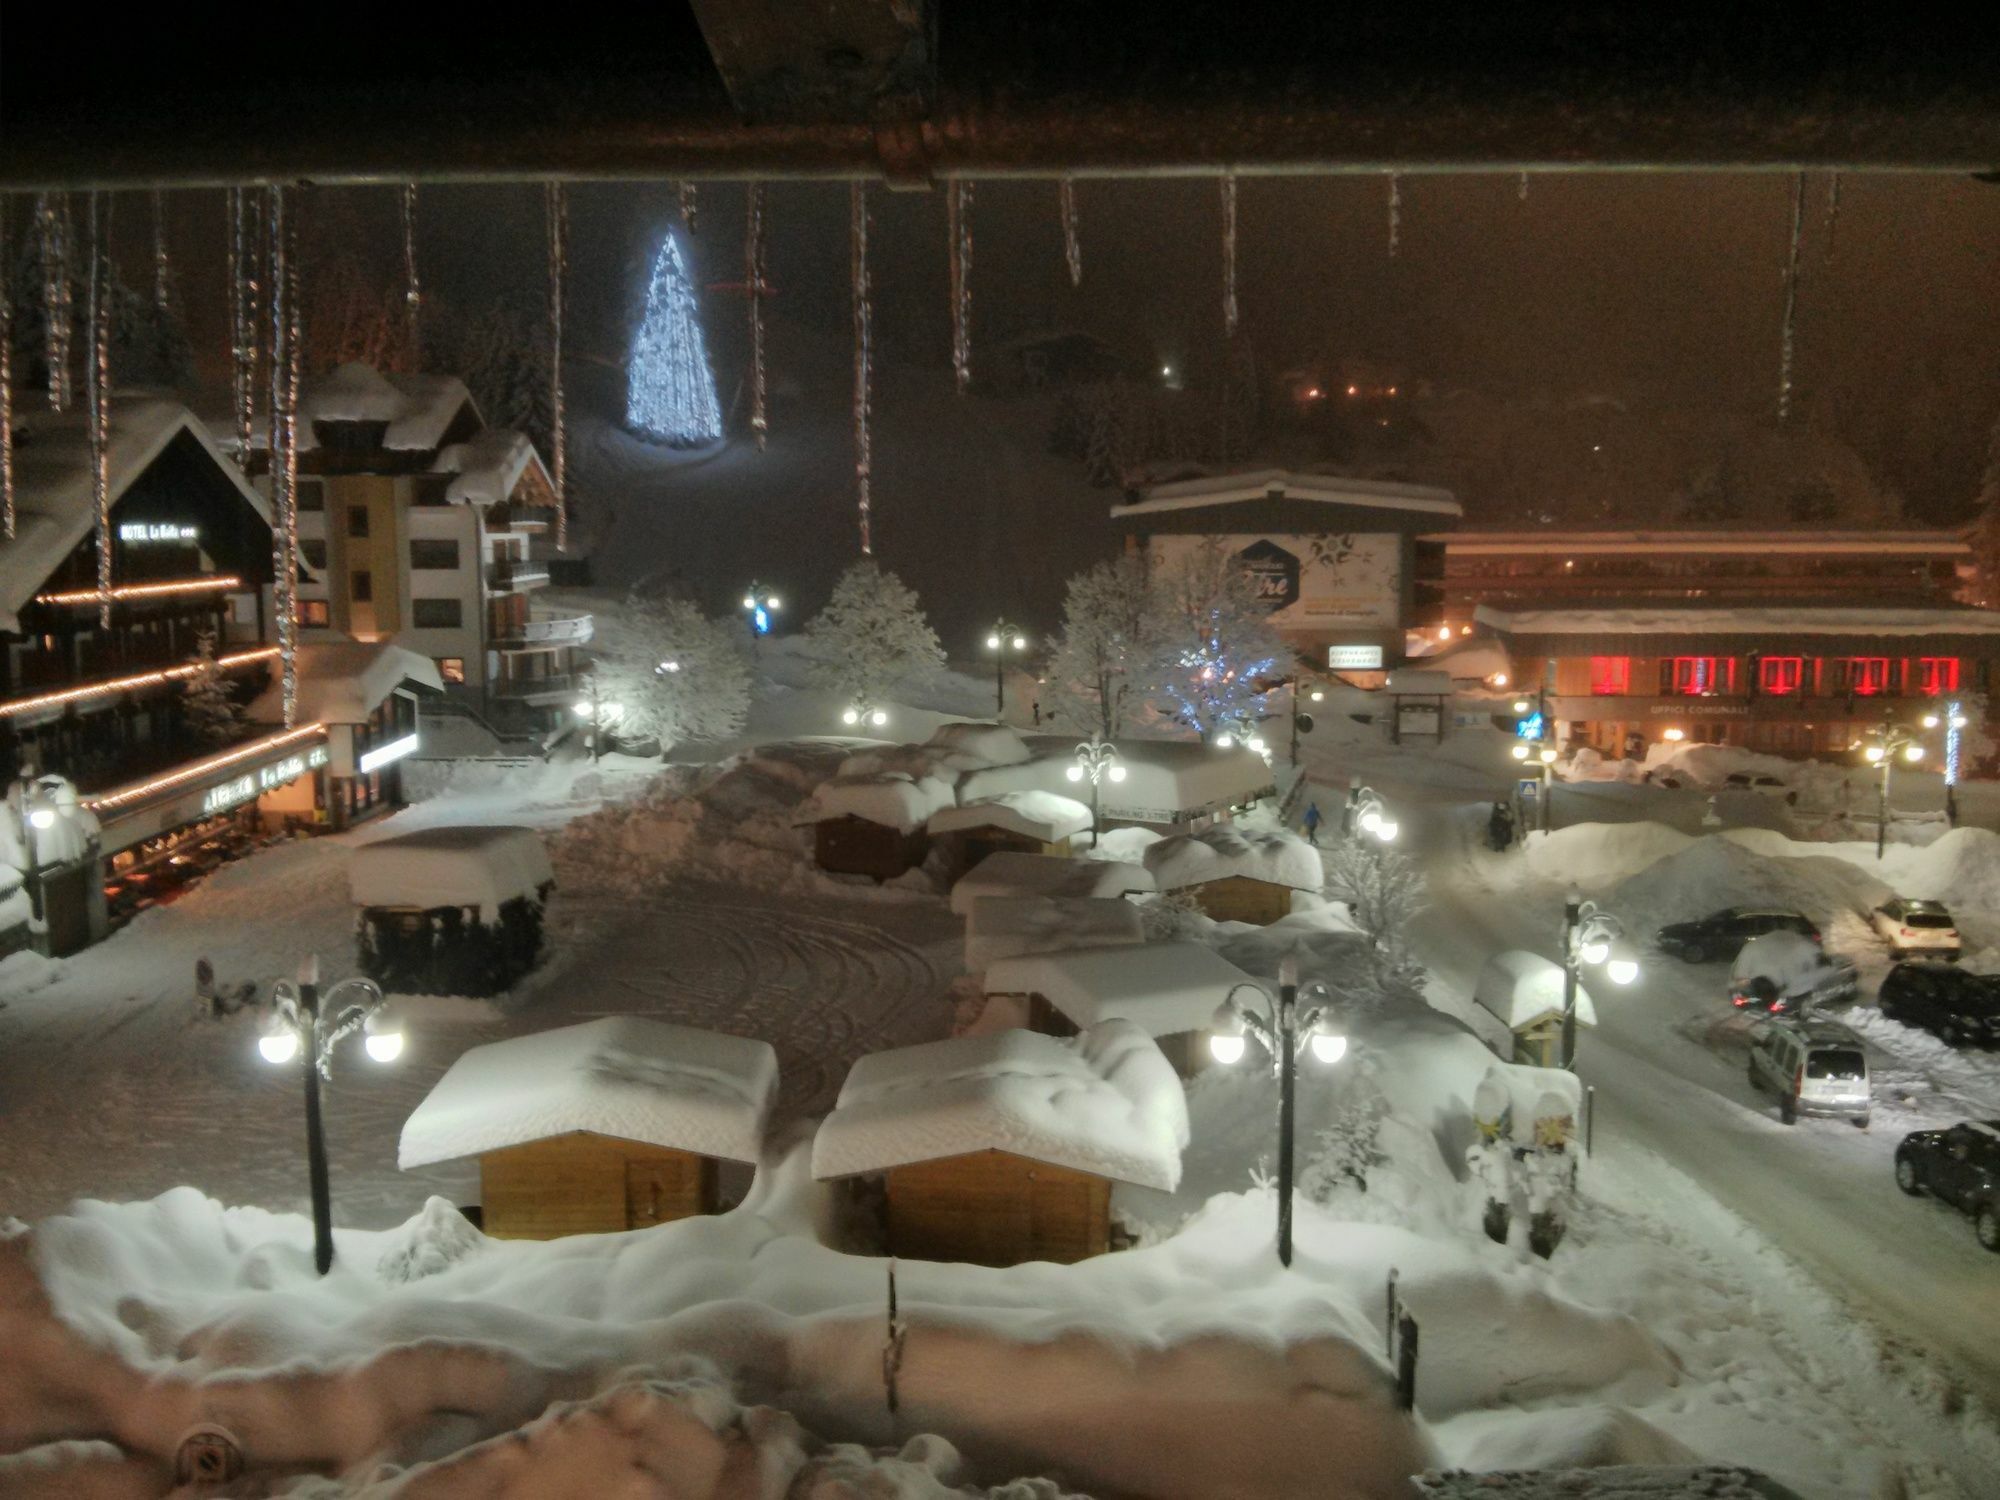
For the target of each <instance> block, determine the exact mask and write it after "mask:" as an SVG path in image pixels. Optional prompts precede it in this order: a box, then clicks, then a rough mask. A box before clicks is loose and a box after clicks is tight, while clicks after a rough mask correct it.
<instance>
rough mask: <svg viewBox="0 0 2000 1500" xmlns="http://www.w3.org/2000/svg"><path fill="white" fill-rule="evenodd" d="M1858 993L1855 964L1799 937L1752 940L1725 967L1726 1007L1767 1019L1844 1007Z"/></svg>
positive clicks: (1774, 934)
mask: <svg viewBox="0 0 2000 1500" xmlns="http://www.w3.org/2000/svg"><path fill="white" fill-rule="evenodd" d="M1860 993H1861V979H1860V976H1859V975H1858V974H1857V973H1856V972H1855V968H1854V960H1853V959H1851V958H1848V957H1846V956H1845V955H1843V954H1839V953H1828V952H1827V951H1826V950H1825V949H1824V948H1822V947H1820V945H1819V944H1818V943H1816V942H1814V941H1813V940H1812V939H1811V938H1809V937H1806V936H1805V935H1804V934H1803V933H1797V932H1791V931H1787V930H1782V929H1781V930H1779V931H1777V932H1767V933H1764V934H1763V935H1761V936H1759V937H1753V938H1752V939H1750V941H1749V942H1747V943H1745V944H1744V945H1743V947H1742V949H1741V951H1740V952H1738V953H1737V955H1736V958H1735V961H1734V962H1732V963H1731V964H1730V966H1729V1003H1730V1004H1731V1005H1734V1006H1735V1007H1736V1008H1737V1009H1738V1010H1761V1011H1764V1012H1765V1013H1767V1014H1769V1015H1782V1014H1784V1013H1786V1012H1788V1011H1793V1012H1796V1011H1804V1010H1806V1009H1808V1008H1809V1007H1811V1006H1815V1005H1845V1004H1847V1003H1848V1002H1849V1001H1851V1000H1853V999H1854V998H1855V997H1856V996H1857V995H1859V994H1860Z"/></svg>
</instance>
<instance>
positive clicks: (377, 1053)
mask: <svg viewBox="0 0 2000 1500" xmlns="http://www.w3.org/2000/svg"><path fill="white" fill-rule="evenodd" d="M363 1045H364V1046H366V1047H367V1049H368V1055H369V1056H370V1057H372V1058H374V1059H375V1061H376V1062H378V1063H392V1062H394V1061H395V1060H396V1059H397V1058H399V1057H401V1056H402V1055H403V1033H402V1032H400V1031H371V1032H369V1033H368V1035H367V1037H366V1038H364V1039H363Z"/></svg>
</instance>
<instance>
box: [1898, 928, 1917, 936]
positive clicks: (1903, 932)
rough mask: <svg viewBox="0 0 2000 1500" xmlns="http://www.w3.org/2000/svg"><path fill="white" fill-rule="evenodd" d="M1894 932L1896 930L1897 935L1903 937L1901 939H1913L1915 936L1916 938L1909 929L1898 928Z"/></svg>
mask: <svg viewBox="0 0 2000 1500" xmlns="http://www.w3.org/2000/svg"><path fill="white" fill-rule="evenodd" d="M1896 930H1897V932H1898V934H1899V935H1901V936H1903V937H1915V936H1916V934H1915V933H1914V932H1912V931H1910V929H1909V928H1907V927H1899V928H1897V929H1896Z"/></svg>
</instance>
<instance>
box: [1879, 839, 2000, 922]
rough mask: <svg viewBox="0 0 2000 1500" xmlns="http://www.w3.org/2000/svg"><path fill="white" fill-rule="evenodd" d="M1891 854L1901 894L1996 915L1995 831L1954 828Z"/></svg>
mask: <svg viewBox="0 0 2000 1500" xmlns="http://www.w3.org/2000/svg"><path fill="white" fill-rule="evenodd" d="M1897 853H1898V854H1899V855H1900V856H1901V857H1900V859H1899V860H1898V861H1897V862H1896V864H1895V865H1894V866H1892V869H1893V872H1894V879H1895V883H1896V889H1897V890H1898V891H1900V892H1901V893H1902V894H1903V895H1906V896H1915V897H1918V898H1920V899H1922V900H1926V901H1943V902H1946V903H1947V904H1949V905H1951V906H1953V907H1954V908H1958V907H1963V908H1965V909H1967V910H1969V911H1972V912H1977V913H1981V914H2000V833H1993V832H1991V831H1990V830H1988V829H1985V828H1954V829H1952V830H1951V832H1949V833H1947V834H1945V835H1944V836H1943V837H1942V838H1940V839H1938V840H1937V842H1935V843H1933V844H1931V845H1929V846H1928V847H1926V848H1923V849H1912V850H1910V851H1908V852H1907V853H1904V852H1903V851H1901V850H1898V851H1897Z"/></svg>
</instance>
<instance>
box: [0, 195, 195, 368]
mask: <svg viewBox="0 0 2000 1500" xmlns="http://www.w3.org/2000/svg"><path fill="white" fill-rule="evenodd" d="M4 253H7V251H6V248H5V247H0V254H4ZM12 253H13V257H14V262H13V279H12V282H11V283H10V285H11V286H12V289H13V293H14V298H13V317H12V319H11V325H10V326H11V334H12V338H11V342H12V345H13V359H14V380H15V387H16V388H15V400H16V401H19V400H20V398H21V392H22V391H31V392H32V391H42V390H46V389H47V388H48V343H47V334H46V329H47V326H48V318H47V309H46V308H45V307H44V306H43V303H42V247H41V238H40V236H38V235H36V234H33V233H26V234H23V235H21V236H20V238H19V243H18V244H17V245H16V246H15V247H14V250H13V252H12ZM87 269H88V267H87V265H86V264H85V263H84V262H83V260H82V258H81V251H80V249H78V250H73V252H72V259H71V263H70V274H71V276H72V277H74V278H76V279H77V282H78V285H77V288H76V298H75V302H74V304H73V314H74V317H75V327H74V329H73V331H72V335H71V338H72V342H71V345H70V359H71V361H72V371H73V373H74V374H75V376H76V379H77V381H78V382H79V384H78V387H77V389H78V391H79V392H80V391H81V390H82V385H81V382H82V379H83V360H84V356H85V351H86V350H87V349H88V347H89V331H88V329H87V328H86V327H85V326H84V319H85V317H86V313H85V305H86V301H85V296H84V287H83V285H82V280H83V273H84V272H85V271H87ZM194 374H195V371H194V348H193V345H191V344H190V343H189V342H188V336H187V329H186V327H185V326H184V325H183V324H182V322H181V319H180V316H179V313H178V312H177V311H176V310H175V309H174V308H169V309H167V310H165V311H162V310H161V308H160V307H159V305H158V304H157V303H156V302H155V301H154V299H153V297H152V296H151V294H150V293H144V294H142V293H140V292H136V291H134V290H133V289H132V288H131V287H129V286H127V285H126V284H125V283H124V282H123V281H122V280H120V279H119V276H118V269H117V267H116V266H115V265H114V266H113V267H112V272H111V388H112V389H113V390H114V391H120V390H126V391H129V390H131V389H133V388H134V387H137V386H159V387H166V388H169V389H176V388H182V387H186V386H190V385H192V384H193V383H194Z"/></svg>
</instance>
